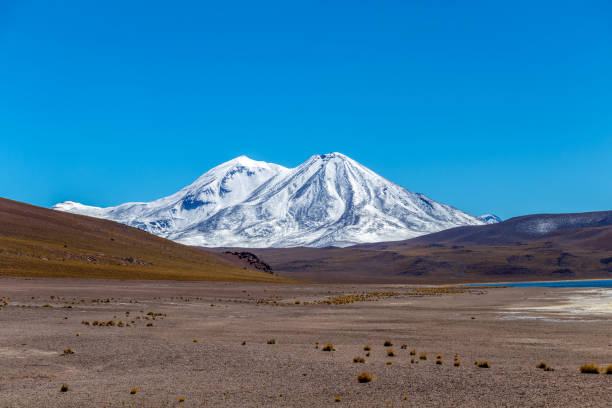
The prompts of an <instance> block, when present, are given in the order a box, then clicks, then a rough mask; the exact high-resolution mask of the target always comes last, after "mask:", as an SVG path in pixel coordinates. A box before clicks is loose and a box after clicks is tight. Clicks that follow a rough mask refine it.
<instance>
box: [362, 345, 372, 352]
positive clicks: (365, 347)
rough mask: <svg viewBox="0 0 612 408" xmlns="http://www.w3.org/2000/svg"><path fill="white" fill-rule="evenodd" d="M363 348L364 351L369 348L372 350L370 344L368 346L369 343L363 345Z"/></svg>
mask: <svg viewBox="0 0 612 408" xmlns="http://www.w3.org/2000/svg"><path fill="white" fill-rule="evenodd" d="M363 350H364V351H370V350H372V346H370V345H369V344H368V345H367V346H363Z"/></svg>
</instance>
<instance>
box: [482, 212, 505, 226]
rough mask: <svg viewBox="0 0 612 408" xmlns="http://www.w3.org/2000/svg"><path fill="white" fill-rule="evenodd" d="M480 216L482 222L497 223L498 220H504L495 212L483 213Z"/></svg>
mask: <svg viewBox="0 0 612 408" xmlns="http://www.w3.org/2000/svg"><path fill="white" fill-rule="evenodd" d="M478 218H479V219H480V220H482V222H484V223H485V224H497V223H498V222H502V221H503V220H502V219H501V218H499V217H498V216H497V215H495V214H483V215H481V216H480V217H478Z"/></svg>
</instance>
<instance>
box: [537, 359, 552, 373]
mask: <svg viewBox="0 0 612 408" xmlns="http://www.w3.org/2000/svg"><path fill="white" fill-rule="evenodd" d="M536 368H539V369H541V370H544V371H555V370H554V368H552V367H551V366H549V365H548V364H546V363H545V362H544V361H540V362H539V363H538V364H537V365H536Z"/></svg>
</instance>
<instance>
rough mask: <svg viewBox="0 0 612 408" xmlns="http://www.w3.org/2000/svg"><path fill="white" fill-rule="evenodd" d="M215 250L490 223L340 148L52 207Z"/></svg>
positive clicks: (379, 237)
mask: <svg viewBox="0 0 612 408" xmlns="http://www.w3.org/2000/svg"><path fill="white" fill-rule="evenodd" d="M52 208H53V209H55V210H61V211H67V212H72V213H77V214H83V215H89V216H93V217H99V218H106V219H110V220H114V221H118V222H122V223H124V224H127V225H131V226H134V227H138V228H141V229H144V230H146V231H149V232H151V233H153V234H156V235H159V236H162V237H164V238H168V239H171V240H174V241H178V242H181V243H184V244H188V245H200V246H208V247H219V246H235V247H252V248H255V247H294V246H314V247H324V246H349V245H353V244H357V243H366V242H380V241H393V240H402V239H407V238H412V237H416V236H419V235H423V234H427V233H431V232H436V231H440V230H443V229H447V228H452V227H457V226H461V225H482V224H485V223H487V222H488V220H486V221H485V220H484V219H481V218H479V217H475V216H472V215H469V214H466V213H464V212H462V211H460V210H458V209H456V208H453V207H451V206H448V205H445V204H440V203H437V202H435V201H433V200H431V199H430V198H428V197H426V196H424V195H423V194H416V193H412V192H410V191H408V190H406V189H405V188H403V187H400V186H398V185H397V184H394V183H392V182H390V181H388V180H386V179H384V178H383V177H381V176H379V175H378V174H376V173H374V172H373V171H371V170H369V169H368V168H366V167H364V166H362V165H361V164H359V163H357V162H356V161H354V160H352V159H350V158H348V157H346V156H345V155H343V154H340V153H331V154H323V155H315V156H312V157H311V158H310V159H308V161H306V162H305V163H304V164H302V165H300V166H298V167H296V168H293V169H288V168H285V167H282V166H279V165H276V164H271V163H266V162H261V161H255V160H251V159H249V158H248V157H246V156H240V157H238V158H236V159H233V160H230V161H228V162H226V163H223V164H221V165H219V166H217V167H215V168H213V169H212V170H210V171H208V172H206V173H205V174H204V175H202V176H201V177H200V178H198V179H197V180H196V181H195V182H194V183H193V184H191V185H189V186H187V187H185V188H183V189H182V190H180V191H179V192H177V193H175V194H173V195H171V196H168V197H165V198H161V199H159V200H156V201H152V202H149V203H126V204H122V205H119V206H117V207H108V208H99V207H91V206H86V205H83V204H79V203H75V202H72V201H66V202H63V203H60V204H56V205H55V206H53V207H52Z"/></svg>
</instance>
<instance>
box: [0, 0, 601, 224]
mask: <svg viewBox="0 0 612 408" xmlns="http://www.w3.org/2000/svg"><path fill="white" fill-rule="evenodd" d="M0 78H1V79H0V95H1V97H0V196H3V197H7V198H11V199H15V200H19V201H25V202H28V203H33V204H37V205H42V206H50V205H52V204H54V203H56V202H59V201H63V200H69V199H70V200H75V201H80V202H83V203H86V204H91V205H101V206H106V205H116V204H119V203H122V202H126V201H148V200H152V199H155V198H159V197H161V196H164V195H168V194H170V193H173V192H175V191H177V190H178V189H179V188H181V187H183V186H184V185H187V184H189V183H191V182H192V181H193V180H194V179H195V178H197V177H198V176H199V175H200V174H201V173H203V172H205V171H206V170H208V169H210V168H211V167H213V166H215V165H217V164H219V163H221V162H224V161H226V160H229V159H231V158H233V157H236V156H239V155H242V154H245V155H247V156H249V157H251V158H253V159H257V160H265V161H271V162H275V163H279V164H282V165H284V166H288V167H294V166H296V165H298V164H300V163H302V162H303V161H305V160H306V159H307V158H308V157H309V156H311V155H312V154H316V153H327V152H332V151H339V152H342V153H344V154H346V155H348V156H350V157H352V158H353V159H355V160H357V161H359V162H361V163H362V164H364V165H365V166H367V167H370V168H371V169H372V170H374V171H376V172H378V173H379V174H381V175H383V176H384V177H386V178H388V179H390V180H392V181H394V182H396V183H398V184H400V185H402V186H404V187H406V188H408V189H409V190H412V191H415V192H422V193H425V194H427V195H428V196H430V197H431V198H433V199H435V200H438V201H441V202H444V203H448V204H451V205H453V206H455V207H458V208H460V209H462V210H465V211H468V212H470V213H474V214H481V213H486V212H493V213H496V214H498V215H500V216H501V217H504V218H508V217H512V216H516V215H521V214H527V213H535V212H573V211H591V210H608V209H612V2H610V1H608V0H604V1H589V0H584V1H571V2H570V1H559V0H555V1H511V2H510V1H508V2H497V1H464V2H462V1H446V0H445V1H432V0H423V1H368V2H365V1H364V2H361V1H354V0H353V1H331V2H330V1H321V2H316V1H310V2H293V1H286V0H285V1H277V2H269V1H257V2H254V1H222V2H206V1H193V2H189V1H176V2H167V1H151V0H146V1H103V2H102V1H28V0H18V1H12V0H4V1H2V2H0Z"/></svg>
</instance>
